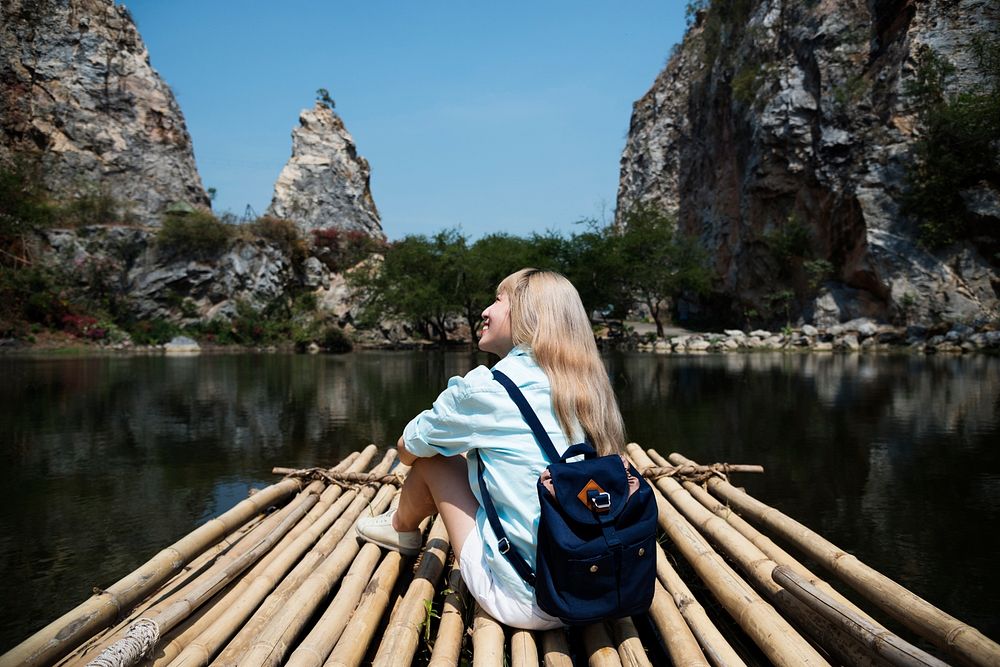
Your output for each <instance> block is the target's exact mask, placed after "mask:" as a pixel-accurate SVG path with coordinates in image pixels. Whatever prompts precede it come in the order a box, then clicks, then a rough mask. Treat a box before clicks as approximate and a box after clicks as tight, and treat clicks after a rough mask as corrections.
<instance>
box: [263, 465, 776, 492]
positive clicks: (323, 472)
mask: <svg viewBox="0 0 1000 667" xmlns="http://www.w3.org/2000/svg"><path fill="white" fill-rule="evenodd" d="M271 472H273V473H274V474H276V475H285V476H286V477H298V478H302V479H311V480H316V479H320V480H324V481H326V482H329V483H330V484H337V485H339V486H344V487H347V488H358V487H360V486H363V485H365V484H392V485H393V486H402V484H403V477H401V476H400V475H397V474H389V475H373V474H371V473H367V472H331V471H330V470H328V469H326V468H274V469H273V470H272V471H271ZM734 472H756V473H762V472H764V466H759V465H745V464H734V463H712V464H711V465H688V464H685V465H679V466H662V467H650V468H647V469H646V470H645V472H643V474H642V476H643V477H645V478H647V479H650V480H657V479H660V478H661V477H673V478H674V479H678V480H680V481H682V482H694V483H696V484H701V483H702V482H704V481H706V480H708V479H710V478H712V477H719V478H721V479H724V480H728V479H729V475H730V473H734Z"/></svg>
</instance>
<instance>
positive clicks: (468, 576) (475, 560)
mask: <svg viewBox="0 0 1000 667" xmlns="http://www.w3.org/2000/svg"><path fill="white" fill-rule="evenodd" d="M458 567H459V570H460V571H461V573H462V580H463V581H465V586H466V588H468V589H469V592H470V593H472V597H474V598H475V599H476V602H478V603H479V606H481V607H482V608H483V609H485V610H486V612H487V613H488V614H489V615H490V616H492V617H493V618H495V619H496V620H497V621H499V622H500V623H503V624H504V625H509V626H511V627H513V628H524V629H526V630H551V629H552V628H561V627H563V626H564V625H565V624H564V623H563V622H562V621H560V620H559V619H558V618H556V617H554V616H549V615H548V614H546V613H545V612H544V611H542V610H541V609H540V608H539V607H538V604H537V603H535V602H534V601H532V603H531V604H530V605H526V604H524V603H523V602H521V601H519V600H515V599H514V598H512V597H511V596H510V595H508V593H507V592H506V591H504V590H503V588H502V587H501V585H500V584H498V583H497V582H496V578H495V577H494V576H493V571H492V570H491V569H490V566H489V565H488V564H487V563H486V561H485V559H484V558H483V539H482V537H480V535H479V531H478V530H475V529H473V530H472V531H471V532H470V533H469V536H468V537H467V538H465V544H463V545H462V557H461V558H460V559H459V563H458Z"/></svg>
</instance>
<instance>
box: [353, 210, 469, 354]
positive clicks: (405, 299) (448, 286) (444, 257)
mask: <svg viewBox="0 0 1000 667" xmlns="http://www.w3.org/2000/svg"><path fill="white" fill-rule="evenodd" d="M465 252H466V241H465V237H464V236H462V235H461V234H460V233H459V232H457V231H455V230H445V231H442V232H438V233H437V234H435V235H434V236H433V237H432V238H428V237H426V236H423V235H411V236H407V237H405V238H403V239H401V240H400V241H396V242H395V243H392V244H390V245H389V246H388V247H387V248H386V250H385V254H384V258H383V261H382V262H381V264H380V265H378V266H375V265H371V266H369V267H367V269H361V270H358V271H355V272H353V273H352V274H351V276H350V277H349V280H350V283H351V284H352V286H354V287H355V288H356V289H358V290H359V292H360V293H361V295H362V299H363V303H362V318H363V319H364V320H367V321H369V322H371V321H376V320H378V319H381V318H384V317H400V318H403V319H407V320H410V321H412V322H413V323H414V324H416V325H417V326H418V327H419V328H421V329H422V330H423V331H424V332H425V333H432V334H433V335H435V336H436V337H437V339H438V341H439V342H440V343H442V344H444V343H447V342H448V332H447V328H446V326H445V324H446V322H445V321H446V320H447V318H448V316H449V315H451V314H452V313H455V312H458V311H459V310H460V308H461V298H460V296H461V267H462V264H463V262H462V255H463V254H464V253H465Z"/></svg>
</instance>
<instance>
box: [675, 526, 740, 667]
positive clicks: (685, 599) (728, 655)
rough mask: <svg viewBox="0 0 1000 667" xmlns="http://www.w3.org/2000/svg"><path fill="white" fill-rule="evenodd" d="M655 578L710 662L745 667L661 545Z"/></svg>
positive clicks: (731, 666) (718, 665) (724, 665)
mask: <svg viewBox="0 0 1000 667" xmlns="http://www.w3.org/2000/svg"><path fill="white" fill-rule="evenodd" d="M656 576H657V578H658V579H659V581H660V583H661V584H662V585H663V587H664V589H665V590H666V591H667V593H668V594H669V595H670V597H671V599H672V600H673V601H674V605H676V607H677V610H678V611H679V612H680V614H681V616H682V617H683V618H684V620H685V621H686V622H687V627H688V628H689V629H690V630H691V633H692V634H693V635H694V637H695V639H697V640H698V645H699V646H700V647H701V650H702V652H703V653H704V654H705V657H706V658H708V661H709V662H711V663H712V664H713V665H715V667H746V663H744V662H743V659H742V658H740V656H739V654H738V653H736V651H734V650H733V647H732V646H730V645H729V642H728V641H726V638H725V637H723V636H722V633H721V632H719V629H718V628H717V627H715V624H714V623H712V621H711V619H710V618H709V617H708V614H707V613H706V612H705V608H704V607H703V606H701V603H699V602H698V600H696V599H695V597H694V594H693V593H692V592H691V589H690V588H688V586H687V584H685V583H684V580H683V579H681V577H680V575H679V574H677V571H676V570H674V568H673V567H672V566H671V565H670V562H669V561H668V560H667V555H666V554H665V553H664V552H663V547H661V546H660V545H659V544H657V545H656Z"/></svg>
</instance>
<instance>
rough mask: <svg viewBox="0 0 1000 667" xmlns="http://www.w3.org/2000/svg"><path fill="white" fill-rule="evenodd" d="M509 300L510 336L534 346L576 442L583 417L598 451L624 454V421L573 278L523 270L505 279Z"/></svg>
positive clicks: (558, 412) (555, 403)
mask: <svg viewBox="0 0 1000 667" xmlns="http://www.w3.org/2000/svg"><path fill="white" fill-rule="evenodd" d="M497 293H498V294H503V295H505V296H506V297H507V299H508V302H509V304H510V328H511V339H512V341H513V343H514V345H526V346H528V347H530V348H531V352H532V354H533V355H534V357H535V361H537V362H538V365H539V366H540V367H541V368H542V370H543V371H545V375H546V376H548V378H549V383H550V384H551V386H552V404H553V406H554V408H555V412H556V417H557V418H558V419H559V425H560V426H562V430H563V433H565V434H566V437H567V438H568V439H570V441H571V442H572V438H573V437H574V436H573V430H574V429H573V427H574V425H575V422H576V420H579V422H580V425H581V426H582V427H583V431H584V433H585V434H586V435H587V436H588V437H589V438H590V441H591V442H592V443H593V444H594V447H595V448H596V449H597V452H598V454H600V455H602V456H603V455H605V454H613V453H620V452H621V451H622V450H623V449H624V446H625V425H624V423H623V422H622V415H621V412H620V411H619V410H618V401H617V400H616V399H615V394H614V392H613V391H612V389H611V381H610V380H609V379H608V373H607V371H606V370H605V368H604V363H603V362H602V361H601V357H600V355H599V354H598V352H597V344H596V343H595V342H594V332H593V331H592V330H591V327H590V319H589V318H588V317H587V312H586V311H585V310H584V308H583V302H581V301H580V295H579V293H578V292H577V291H576V288H575V287H573V283H571V282H570V281H569V280H567V279H566V278H565V277H563V276H562V275H560V274H558V273H555V272H554V271H542V270H539V269H521V270H520V271H517V272H516V273H512V274H511V275H509V276H507V277H506V278H504V279H503V281H501V282H500V285H499V287H497Z"/></svg>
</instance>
